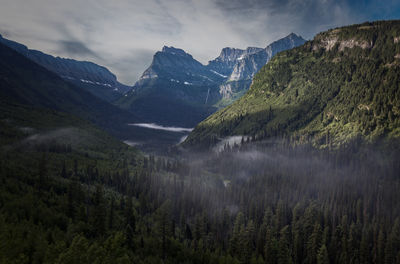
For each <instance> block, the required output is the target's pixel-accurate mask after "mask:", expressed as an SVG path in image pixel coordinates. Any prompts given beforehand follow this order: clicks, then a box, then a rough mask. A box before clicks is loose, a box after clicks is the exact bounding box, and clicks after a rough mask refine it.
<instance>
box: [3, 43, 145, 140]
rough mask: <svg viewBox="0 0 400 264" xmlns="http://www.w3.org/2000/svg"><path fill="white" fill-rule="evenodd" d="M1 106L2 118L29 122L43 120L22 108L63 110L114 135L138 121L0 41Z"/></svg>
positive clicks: (58, 111)
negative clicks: (30, 114) (128, 124)
mask: <svg viewBox="0 0 400 264" xmlns="http://www.w3.org/2000/svg"><path fill="white" fill-rule="evenodd" d="M0 105H1V107H2V108H3V113H2V114H3V115H4V116H3V118H4V120H9V119H10V118H11V119H10V120H14V121H15V120H24V119H33V120H30V121H31V122H34V121H37V122H40V120H41V119H44V116H41V115H38V116H35V115H33V116H30V117H29V118H28V116H29V115H28V116H27V113H29V112H27V111H22V109H26V107H30V108H31V109H32V113H36V110H37V111H39V112H40V111H50V112H54V113H61V112H63V113H67V114H69V115H72V116H75V117H78V118H80V119H84V120H88V121H90V122H93V123H94V124H97V125H98V126H99V127H101V128H103V129H104V130H106V131H108V132H110V133H112V134H114V135H115V136H122V132H123V128H124V126H126V124H127V123H129V122H137V121H141V120H140V119H139V118H137V117H135V116H134V115H133V114H132V113H129V112H126V111H124V110H121V109H120V108H118V107H116V106H114V105H112V104H110V103H108V102H106V101H103V100H102V99H100V98H98V97H96V96H94V95H93V94H92V93H90V92H88V91H86V90H85V89H83V88H82V87H80V86H76V85H74V84H72V83H70V82H67V81H65V80H64V79H63V78H61V77H60V76H58V75H57V74H56V73H54V72H53V71H49V70H47V69H46V68H45V67H43V66H41V65H39V64H37V63H35V62H34V61H32V60H30V59H28V58H27V57H25V56H23V55H22V54H20V53H19V52H17V51H15V50H14V49H11V48H10V47H8V46H6V45H4V44H2V43H0ZM7 109H8V110H7ZM10 109H13V110H12V111H11V110H10ZM19 110H21V112H20V111H19ZM7 113H8V114H7ZM18 113H21V114H20V115H19V114H18ZM22 113H23V114H22ZM7 115H9V116H7ZM56 115H59V114H56ZM67 123H68V122H67Z"/></svg>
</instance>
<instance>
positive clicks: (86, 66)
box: [0, 35, 132, 101]
mask: <svg viewBox="0 0 400 264" xmlns="http://www.w3.org/2000/svg"><path fill="white" fill-rule="evenodd" d="M0 43H3V44H5V45H7V46H8V47H10V48H12V49H14V50H16V51H17V52H19V53H20V54H22V55H24V56H25V57H27V58H28V59H30V60H32V61H34V62H36V63H37V64H39V65H41V66H43V67H45V68H46V69H47V70H49V71H52V72H54V73H56V74H57V75H58V76H60V77H61V78H63V79H64V80H66V81H68V82H71V83H73V84H75V85H77V86H79V87H82V88H84V89H85V90H87V91H89V92H91V93H92V94H94V95H96V96H98V97H100V98H102V99H103V100H106V101H113V100H115V99H117V98H119V97H121V95H122V94H124V93H126V92H127V91H129V90H130V89H131V88H132V87H129V86H126V85H123V84H121V83H119V82H118V81H117V78H116V76H115V75H114V74H113V73H111V72H110V71H109V70H108V69H107V68H105V67H103V66H100V65H97V64H95V63H92V62H88V61H76V60H72V59H65V58H60V57H53V56H51V55H48V54H45V53H43V52H40V51H37V50H30V49H28V48H27V47H26V46H24V45H22V44H20V43H17V42H14V41H11V40H8V39H5V38H3V37H2V36H1V35H0Z"/></svg>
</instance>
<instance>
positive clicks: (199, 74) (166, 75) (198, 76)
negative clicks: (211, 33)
mask: <svg viewBox="0 0 400 264" xmlns="http://www.w3.org/2000/svg"><path fill="white" fill-rule="evenodd" d="M152 79H158V80H164V81H167V82H175V83H182V84H184V85H197V86H198V85H200V86H202V85H206V86H207V85H214V84H215V83H219V82H221V80H223V77H222V76H220V75H218V74H216V73H214V72H212V71H210V70H208V69H207V67H205V66H204V65H203V64H201V63H200V62H198V61H197V60H195V59H193V57H192V55H190V54H188V53H186V52H185V51H184V50H182V49H177V48H174V47H167V46H164V47H163V48H162V50H161V51H159V52H157V53H156V54H155V55H154V57H153V61H152V63H151V65H150V67H149V68H147V69H146V70H145V71H144V73H143V74H142V76H141V77H140V79H139V81H138V82H136V84H135V85H134V88H135V89H141V88H142V87H144V86H145V85H146V84H147V83H148V82H149V81H150V80H152Z"/></svg>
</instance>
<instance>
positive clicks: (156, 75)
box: [117, 46, 224, 127]
mask: <svg viewBox="0 0 400 264" xmlns="http://www.w3.org/2000/svg"><path fill="white" fill-rule="evenodd" d="M223 80H224V77H222V76H221V75H220V74H217V73H214V72H213V71H210V70H209V69H208V68H207V67H206V66H204V65H202V64H201V63H200V62H198V61H197V60H195V59H194V58H193V57H192V56H191V55H190V54H188V53H186V52H185V51H183V50H182V49H177V48H174V47H166V46H165V47H163V48H162V50H161V51H159V52H157V53H156V54H155V55H154V56H153V61H152V63H151V65H150V67H149V68H148V69H146V70H145V71H144V73H143V74H142V76H141V77H140V79H139V80H138V81H137V82H136V83H135V85H134V87H133V90H132V91H130V92H129V93H127V94H126V95H125V96H124V97H123V98H121V99H120V100H118V102H117V104H118V105H119V106H120V107H122V108H124V109H128V110H129V111H131V112H133V113H135V114H136V115H138V116H141V117H142V118H143V119H144V120H146V121H148V122H155V123H159V124H165V125H175V126H184V127H192V126H194V125H195V124H197V123H198V122H200V121H201V120H203V119H204V118H206V117H207V116H208V115H210V114H211V113H213V112H214V111H215V110H216V107H214V106H213V105H214V104H215V103H216V102H217V101H218V100H219V98H220V95H219V92H218V86H219V84H220V83H222V82H223Z"/></svg>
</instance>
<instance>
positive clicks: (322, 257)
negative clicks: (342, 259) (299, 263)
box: [317, 245, 329, 264]
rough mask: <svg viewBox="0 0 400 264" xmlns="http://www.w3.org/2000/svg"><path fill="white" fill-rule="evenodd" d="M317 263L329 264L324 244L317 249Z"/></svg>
mask: <svg viewBox="0 0 400 264" xmlns="http://www.w3.org/2000/svg"><path fill="white" fill-rule="evenodd" d="M317 264H329V256H328V249H327V248H326V246H325V245H322V246H321V248H320V249H319V250H318V255H317Z"/></svg>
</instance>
